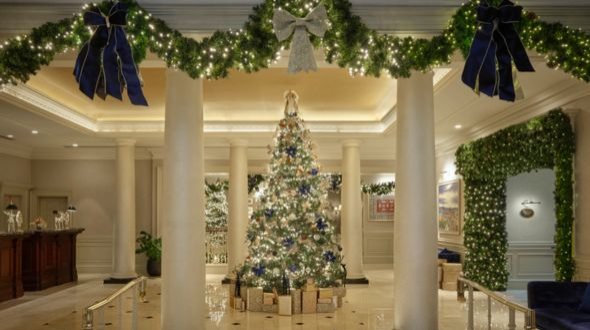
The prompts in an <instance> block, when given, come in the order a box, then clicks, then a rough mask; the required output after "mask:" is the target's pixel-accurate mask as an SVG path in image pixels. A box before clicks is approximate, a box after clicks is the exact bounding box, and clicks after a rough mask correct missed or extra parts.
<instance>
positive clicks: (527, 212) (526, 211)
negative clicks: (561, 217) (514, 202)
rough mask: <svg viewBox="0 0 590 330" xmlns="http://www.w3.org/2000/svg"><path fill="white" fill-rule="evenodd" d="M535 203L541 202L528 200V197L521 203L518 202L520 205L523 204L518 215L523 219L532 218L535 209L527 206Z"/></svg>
mask: <svg viewBox="0 0 590 330" xmlns="http://www.w3.org/2000/svg"><path fill="white" fill-rule="evenodd" d="M536 204H541V202H537V201H530V200H528V199H525V200H524V201H523V202H522V203H520V205H522V206H523V208H522V210H520V216H521V217H523V218H525V219H529V218H532V217H533V216H534V215H535V211H534V210H533V209H531V208H530V207H529V206H530V205H536Z"/></svg>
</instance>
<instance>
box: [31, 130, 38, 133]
mask: <svg viewBox="0 0 590 330" xmlns="http://www.w3.org/2000/svg"><path fill="white" fill-rule="evenodd" d="M31 134H39V131H38V130H36V129H34V130H32V131H31Z"/></svg>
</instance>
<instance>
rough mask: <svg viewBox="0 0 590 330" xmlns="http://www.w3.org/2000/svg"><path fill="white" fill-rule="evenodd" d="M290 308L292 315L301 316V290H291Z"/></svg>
mask: <svg viewBox="0 0 590 330" xmlns="http://www.w3.org/2000/svg"><path fill="white" fill-rule="evenodd" d="M291 307H292V310H293V314H301V290H299V289H297V290H296V289H291Z"/></svg>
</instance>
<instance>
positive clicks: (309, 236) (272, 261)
mask: <svg viewBox="0 0 590 330" xmlns="http://www.w3.org/2000/svg"><path fill="white" fill-rule="evenodd" d="M269 153H270V154H271V160H270V166H269V173H268V176H267V178H266V180H265V182H264V184H263V187H262V189H261V192H262V193H261V197H260V202H259V203H258V205H257V208H256V209H255V210H254V212H253V214H252V216H251V218H250V223H249V227H248V231H247V242H248V244H249V248H248V250H249V256H248V257H247V258H246V261H245V263H244V269H243V272H244V279H245V281H246V283H247V284H248V286H256V287H259V286H260V287H263V288H264V289H265V291H270V290H272V289H273V288H277V289H278V288H281V287H282V286H284V280H285V277H287V278H288V279H290V281H291V285H292V286H293V287H295V288H300V287H302V286H303V284H305V283H306V282H307V280H308V279H314V280H315V283H316V284H317V285H318V286H320V287H333V286H338V285H339V284H340V283H341V282H340V280H341V279H342V275H343V269H342V266H341V262H342V256H341V255H340V251H341V250H342V248H341V247H340V245H339V244H338V242H337V241H336V237H335V234H334V226H333V224H332V220H331V219H330V218H329V216H328V214H329V212H328V207H329V203H328V200H327V193H328V189H329V187H328V186H329V182H328V181H327V180H324V179H322V177H321V176H320V175H319V170H320V168H319V165H318V163H317V161H316V156H315V155H314V154H313V153H312V150H311V141H310V137H309V130H308V129H306V128H305V126H304V123H303V120H302V119H301V117H299V115H298V110H297V96H296V94H295V93H293V92H288V93H287V94H286V105H285V117H284V118H283V119H281V121H280V122H279V126H278V127H277V130H276V133H275V139H274V148H270V147H269ZM285 275H286V276H285Z"/></svg>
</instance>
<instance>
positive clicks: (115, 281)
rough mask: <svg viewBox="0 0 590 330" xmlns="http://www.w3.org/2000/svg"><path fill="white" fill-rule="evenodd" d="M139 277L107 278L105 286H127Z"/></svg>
mask: <svg viewBox="0 0 590 330" xmlns="http://www.w3.org/2000/svg"><path fill="white" fill-rule="evenodd" d="M136 278H137V277H129V278H114V277H109V278H105V280H104V281H103V283H104V284H127V283H129V282H131V281H133V280H135V279H136Z"/></svg>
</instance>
